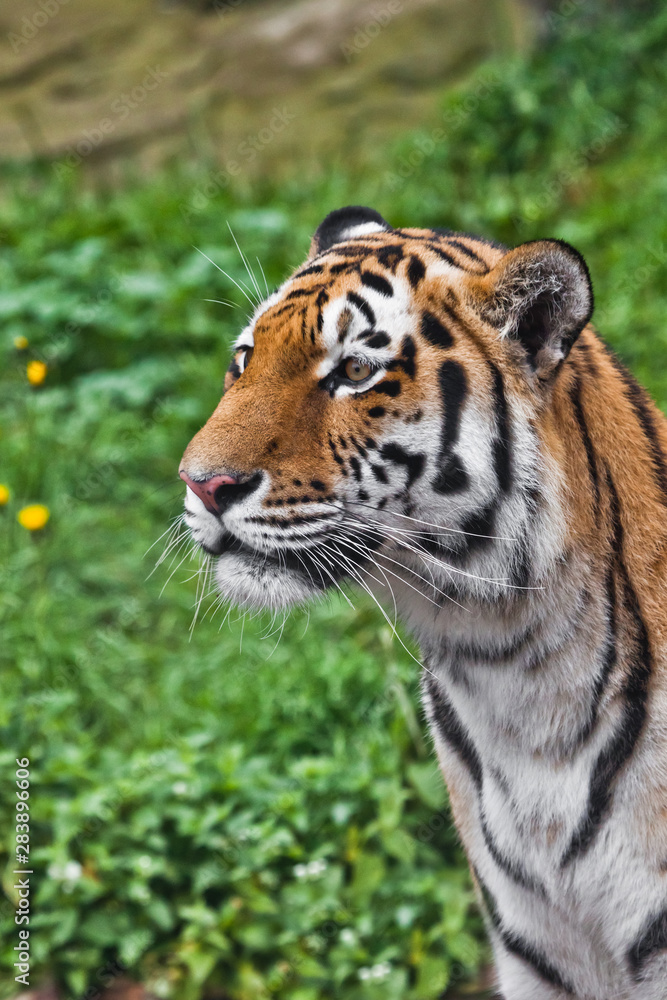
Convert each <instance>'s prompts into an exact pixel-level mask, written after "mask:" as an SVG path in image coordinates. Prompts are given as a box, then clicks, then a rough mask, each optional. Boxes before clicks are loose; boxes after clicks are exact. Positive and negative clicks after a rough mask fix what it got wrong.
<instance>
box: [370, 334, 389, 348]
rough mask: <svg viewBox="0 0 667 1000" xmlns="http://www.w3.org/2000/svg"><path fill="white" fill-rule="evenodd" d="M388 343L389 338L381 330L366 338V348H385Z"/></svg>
mask: <svg viewBox="0 0 667 1000" xmlns="http://www.w3.org/2000/svg"><path fill="white" fill-rule="evenodd" d="M389 342H390V341H389V336H388V335H387V334H386V333H385V332H384V331H383V330H379V331H378V332H377V333H373V334H371V336H370V337H367V338H366V344H367V345H368V347H375V348H379V347H386V346H387V344H388V343H389Z"/></svg>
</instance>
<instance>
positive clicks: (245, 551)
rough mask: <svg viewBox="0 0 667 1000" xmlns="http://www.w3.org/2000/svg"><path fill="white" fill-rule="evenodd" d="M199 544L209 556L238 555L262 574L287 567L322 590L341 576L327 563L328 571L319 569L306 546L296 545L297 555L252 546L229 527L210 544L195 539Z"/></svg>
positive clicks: (285, 550)
mask: <svg viewBox="0 0 667 1000" xmlns="http://www.w3.org/2000/svg"><path fill="white" fill-rule="evenodd" d="M199 545H200V546H201V548H202V549H203V550H204V552H206V553H207V554H208V555H211V556H217V557H220V556H225V555H232V556H237V557H240V558H241V559H243V560H244V562H246V563H247V566H248V570H249V571H251V572H253V571H254V572H255V573H260V574H261V575H262V576H266V575H268V574H271V572H274V573H275V574H282V573H285V571H288V572H290V573H292V574H294V575H295V576H296V577H298V578H299V579H300V580H301V581H302V582H303V583H304V584H305V585H310V586H312V587H314V588H315V589H316V590H319V591H324V590H327V589H328V588H329V587H331V586H332V585H333V583H334V580H335V581H338V580H339V579H342V577H343V576H344V575H345V574H344V573H342V572H339V573H337V572H335V567H333V566H331V567H329V573H325V572H323V570H322V568H321V564H318V562H317V560H316V557H314V556H313V555H311V554H310V553H309V552H308V549H306V548H304V549H300V550H299V553H298V555H297V554H296V553H295V552H294V551H292V550H290V549H288V548H281V549H280V550H277V551H273V552H272V551H270V550H266V549H256V548H253V546H251V545H248V544H247V542H244V541H242V540H241V539H240V538H238V537H237V536H236V535H232V534H231V532H229V531H226V530H225V531H224V533H223V534H221V536H220V538H219V539H218V540H217V541H216V543H215V545H214V546H211V545H207V544H206V543H202V542H199Z"/></svg>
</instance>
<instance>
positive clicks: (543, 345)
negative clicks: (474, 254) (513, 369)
mask: <svg viewBox="0 0 667 1000" xmlns="http://www.w3.org/2000/svg"><path fill="white" fill-rule="evenodd" d="M475 291H476V292H477V295H479V293H481V296H480V299H481V301H480V299H478V300H477V301H478V307H479V305H481V306H482V308H481V312H482V315H483V316H484V318H485V319H486V320H487V321H488V322H490V323H491V324H492V325H493V326H495V327H496V329H497V330H498V331H499V333H500V335H501V337H507V338H509V339H511V340H514V341H516V342H517V343H518V344H520V345H521V347H522V348H523V351H524V352H525V358H526V361H527V362H528V365H529V366H530V368H531V369H532V370H533V371H534V372H536V373H537V374H538V375H539V376H541V377H542V378H545V377H547V376H548V375H549V374H550V373H551V372H552V371H553V370H554V369H555V368H556V367H557V365H558V363H559V362H560V361H562V360H563V359H564V358H566V357H567V355H568V354H569V351H570V348H571V347H572V345H573V344H574V342H575V340H576V339H577V337H578V336H579V334H580V333H581V331H582V330H583V328H584V327H585V326H586V324H587V323H588V321H589V319H590V318H591V314H592V312H593V289H592V287H591V279H590V275H589V273H588V268H587V267H586V263H585V261H584V258H583V257H582V256H581V254H580V253H578V252H577V251H576V250H575V249H574V247H571V246H570V245H569V243H564V242H562V240H533V241H531V242H530V243H522V244H521V245H520V246H518V247H516V248H515V249H514V250H510V251H509V252H508V253H506V254H505V256H504V257H503V259H502V260H501V261H500V262H499V263H498V264H497V265H496V266H495V267H494V268H493V269H492V270H491V271H490V272H489V273H488V274H487V275H485V276H484V277H483V278H482V279H479V283H478V285H477V288H476V289H475ZM477 295H476V296H475V298H477Z"/></svg>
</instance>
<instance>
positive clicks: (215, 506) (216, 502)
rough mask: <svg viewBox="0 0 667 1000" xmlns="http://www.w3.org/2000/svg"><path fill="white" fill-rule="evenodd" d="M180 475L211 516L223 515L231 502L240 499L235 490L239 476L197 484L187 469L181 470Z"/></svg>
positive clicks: (219, 476)
mask: <svg viewBox="0 0 667 1000" xmlns="http://www.w3.org/2000/svg"><path fill="white" fill-rule="evenodd" d="M178 474H179V476H180V477H181V479H182V480H183V482H184V483H185V484H186V485H187V486H189V487H190V489H191V490H192V492H193V493H194V494H195V495H196V496H198V497H199V499H200V500H201V502H202V503H203V504H204V506H205V507H206V510H208V511H210V512H211V514H222V512H223V510H224V509H225V507H228V506H229V503H230V501H231V500H232V499H236V498H237V497H238V490H235V489H233V487H235V486H236V487H238V485H239V479H238V477H237V476H227V475H217V476H211V478H210V479H204V480H203V481H200V482H196V480H194V479H191V478H190V476H189V475H188V474H187V472H186V471H185V469H179V470H178ZM230 487H232V488H231V489H230Z"/></svg>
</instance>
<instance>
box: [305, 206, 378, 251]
mask: <svg viewBox="0 0 667 1000" xmlns="http://www.w3.org/2000/svg"><path fill="white" fill-rule="evenodd" d="M389 230H391V226H390V225H389V223H388V222H386V221H385V220H384V219H383V218H382V216H381V215H380V213H379V212H376V211H375V210H374V209H372V208H364V207H363V205H349V206H348V207H347V208H337V209H336V210H335V211H334V212H329V214H328V215H327V217H326V219H324V221H323V222H321V223H320V225H319V227H318V229H317V232H316V233H315V235H314V236H313V239H312V242H311V244H310V252H309V254H308V260H311V259H312V258H313V257H317V255H318V254H320V253H324V252H325V251H326V250H328V249H329V248H330V247H332V246H333V245H334V243H345V242H346V240H354V239H357V238H358V237H360V236H367V235H368V234H369V233H382V232H388V231H389Z"/></svg>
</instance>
